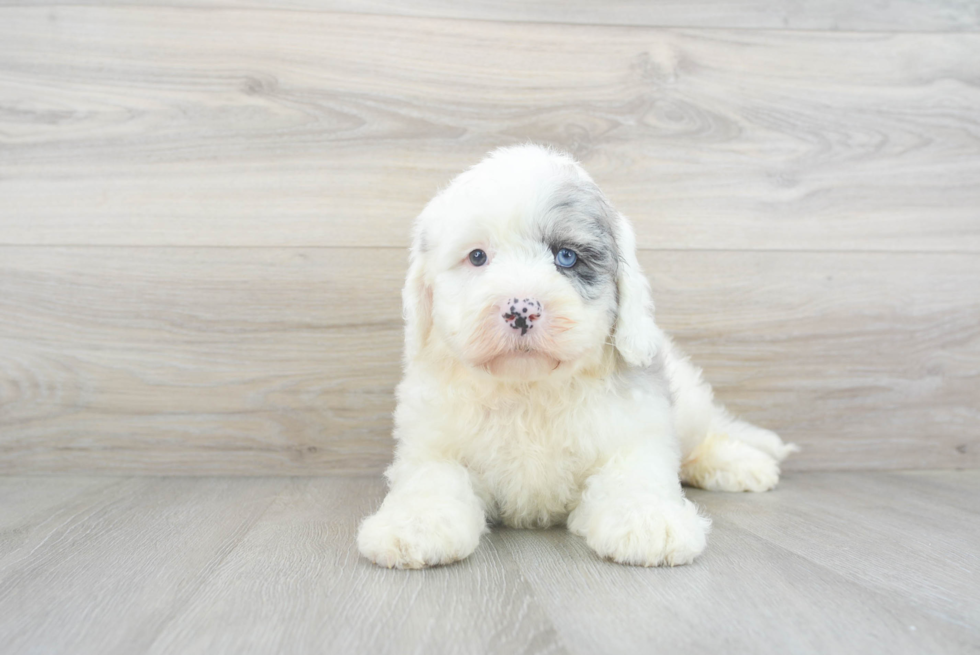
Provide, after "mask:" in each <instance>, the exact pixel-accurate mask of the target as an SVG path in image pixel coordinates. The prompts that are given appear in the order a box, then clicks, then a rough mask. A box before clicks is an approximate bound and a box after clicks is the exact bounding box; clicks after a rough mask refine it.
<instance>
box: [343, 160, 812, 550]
mask: <svg viewBox="0 0 980 655" xmlns="http://www.w3.org/2000/svg"><path fill="white" fill-rule="evenodd" d="M561 249H569V250H572V251H574V252H575V253H577V255H578V259H577V261H576V263H575V265H574V266H572V267H565V266H561V265H559V264H558V263H557V262H558V259H557V255H556V252H558V251H560V250H561ZM474 251H479V252H482V253H485V255H486V258H485V260H484V259H482V258H481V257H479V256H476V257H474V258H471V257H470V253H472V252H474ZM474 262H476V263H474ZM403 298H404V311H405V319H406V335H405V340H406V343H405V376H404V379H403V380H402V382H401V384H400V385H399V387H398V392H397V395H398V407H397V410H396V413H395V438H396V439H397V440H398V443H397V449H396V454H395V461H394V463H393V464H392V466H391V467H390V468H389V469H388V471H387V472H386V475H387V477H388V481H389V484H390V490H389V493H388V496H387V497H386V498H385V500H384V503H383V504H382V505H381V508H380V509H379V510H378V512H377V513H376V514H374V515H373V516H371V517H369V518H367V519H365V520H364V522H363V523H362V525H361V529H360V532H359V534H358V546H359V548H360V551H361V553H363V554H364V555H365V556H366V557H368V558H369V559H371V560H372V561H374V562H376V563H377V564H379V565H381V566H387V567H398V568H420V567H424V566H431V565H438V564H446V563H449V562H453V561H456V560H459V559H463V558H465V557H467V556H468V555H469V554H470V553H472V552H473V551H474V550H475V549H476V548H477V546H478V544H479V541H480V537H481V535H482V534H483V533H484V532H485V531H486V529H487V527H486V526H487V522H488V521H490V522H502V523H505V524H507V525H511V526H516V527H545V526H550V525H555V524H562V523H566V524H567V526H568V529H569V530H570V531H572V532H573V533H575V534H577V535H581V536H582V537H583V538H584V539H585V540H586V542H587V543H588V545H589V546H590V547H591V548H592V549H593V550H595V552H596V553H597V554H599V555H600V556H602V557H606V558H609V559H611V560H613V561H616V562H621V563H623V564H632V565H639V566H660V565H671V566H673V565H678V564H686V563H688V562H690V561H692V560H693V559H694V558H695V557H696V556H697V555H698V554H699V553H701V551H702V550H703V549H704V547H705V537H706V534H707V532H708V530H709V527H710V521H709V520H708V519H707V518H705V517H704V516H702V515H701V514H700V513H699V512H698V510H697V508H696V506H695V505H694V504H693V503H691V502H690V501H689V500H687V499H686V498H684V495H683V492H682V490H681V480H683V481H684V482H687V483H689V484H692V485H695V486H699V487H702V488H705V489H714V490H722V491H765V490H767V489H771V488H773V487H774V486H775V485H776V482H777V481H778V479H779V465H778V464H779V462H780V461H781V460H782V459H783V458H785V457H786V456H787V455H788V454H789V453H790V452H792V451H793V450H794V447H793V446H791V445H785V444H783V442H782V441H780V439H779V437H778V436H777V435H776V434H774V433H773V432H770V431H768V430H764V429H762V428H758V427H755V426H753V425H750V424H748V423H745V422H742V421H740V420H738V419H735V418H733V417H732V416H731V415H729V414H728V413H727V412H726V411H725V410H724V408H722V407H721V406H719V405H717V404H716V403H714V401H713V398H712V393H711V388H710V387H709V386H708V385H707V384H706V383H705V382H704V381H703V380H702V379H701V372H700V370H698V369H697V368H696V367H695V366H693V365H692V364H691V362H690V361H689V360H688V359H687V358H686V357H684V356H683V355H682V354H681V353H679V352H678V351H677V349H676V347H675V346H674V345H673V344H672V343H671V342H670V340H669V339H668V338H667V337H666V336H665V335H664V334H663V333H662V332H661V331H660V330H659V329H658V328H657V326H656V324H655V323H654V319H653V302H652V300H651V297H650V289H649V284H648V283H647V280H646V278H645V277H644V275H643V272H642V271H641V270H640V266H639V263H638V262H637V259H636V246H635V240H634V235H633V230H632V228H631V226H630V225H629V223H628V221H627V220H626V219H625V218H624V217H623V216H622V215H621V214H619V213H617V212H615V210H613V209H612V208H611V207H610V206H609V204H608V202H607V201H606V200H605V198H604V197H603V196H602V194H601V193H600V192H599V190H598V189H597V188H596V187H595V184H594V183H593V182H592V180H591V179H590V178H589V176H588V175H587V174H586V173H585V172H584V171H583V170H582V168H581V167H580V166H579V165H578V164H577V163H576V162H574V161H573V160H572V159H571V158H569V157H568V156H566V155H563V154H560V153H556V152H554V151H551V150H548V149H545V148H541V147H537V146H530V145H529V146H520V147H514V148H506V149H501V150H498V151H496V152H494V153H492V154H491V155H490V156H488V157H487V159H485V160H484V161H483V162H481V163H480V164H479V165H477V166H475V167H474V168H472V169H470V170H469V171H467V172H465V173H463V174H462V175H460V176H459V177H457V178H456V179H455V180H454V181H453V182H452V184H450V186H449V187H448V188H447V189H445V190H444V191H443V192H442V193H440V194H439V195H438V196H436V198H434V199H433V200H432V201H431V202H430V203H429V205H428V206H427V207H426V208H425V210H424V211H423V212H422V214H421V215H420V216H419V218H418V220H417V222H416V228H415V239H414V243H413V247H412V252H411V263H410V267H409V273H408V277H407V280H406V284H405V289H404V293H403ZM511 299H515V300H516V299H532V302H531V303H530V304H529V305H527V306H531V307H532V308H533V307H535V306H536V305H534V304H533V303H534V302H538V303H540V306H541V307H542V308H543V309H542V311H541V312H540V316H537V317H536V318H535V320H533V321H532V320H531V319H528V320H527V321H526V322H524V323H521V325H522V326H524V327H526V328H528V329H523V330H517V329H516V328H515V322H514V321H513V320H511V319H513V311H512V309H508V308H507V304H508V303H510V302H511ZM518 311H523V310H518ZM502 315H504V316H506V317H508V318H506V319H505V320H502V319H501V316H502Z"/></svg>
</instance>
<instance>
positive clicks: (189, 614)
mask: <svg viewBox="0 0 980 655" xmlns="http://www.w3.org/2000/svg"><path fill="white" fill-rule="evenodd" d="M382 491H383V488H382V483H381V481H380V480H379V479H377V478H343V477H330V478H323V477H320V478H314V477H306V478H303V477H294V478H159V477H132V478H109V477H89V478H85V477H7V478H0V651H2V652H4V653H73V654H84V653H98V654H99V655H105V654H109V653H120V654H123V653H125V654H127V655H129V654H133V653H144V652H145V653H180V654H187V653H207V654H208V655H220V654H222V653H246V652H261V653H273V652H279V653H290V654H301V653H345V654H347V653H355V652H360V653H483V652H487V653H502V654H507V655H511V654H513V653H546V652H548V653H566V652H567V653H582V654H583V655H584V654H591V653H605V654H610V653H655V652H662V653H678V652H684V653H719V652H728V653H749V652H751V653H758V654H760V655H766V654H769V653H771V654H773V655H782V654H784V653H835V654H837V653H855V654H858V653H860V654H862V655H865V654H868V653H890V654H893V655H895V654H903V653H916V654H920V653H968V652H976V651H977V650H978V649H980V602H978V589H980V501H978V498H980V472H978V471H944V472H925V471H920V472H901V473H900V472H874V473H870V472H835V473H816V472H809V473H795V474H790V475H788V476H787V477H786V479H785V480H784V482H783V483H782V484H781V485H780V487H779V488H778V489H777V490H776V491H774V492H772V493H767V494H760V495H752V494H738V495H730V494H711V493H706V492H701V491H697V490H690V491H689V494H690V496H691V497H692V498H694V499H696V501H697V502H699V503H700V504H702V505H703V506H704V507H705V508H706V510H707V511H708V512H709V513H710V514H711V516H712V517H713V519H714V530H713V532H712V534H711V538H710V542H709V547H708V550H707V551H706V553H705V554H704V555H703V556H702V557H701V558H700V559H698V560H697V561H696V562H695V563H694V564H693V565H691V566H686V567H679V568H676V569H635V568H628V567H621V566H618V565H614V564H611V563H608V562H605V561H602V560H600V559H598V558H597V557H595V556H594V555H592V553H591V552H590V551H589V550H588V549H587V548H586V547H585V545H584V544H583V543H582V541H581V540H580V539H578V538H577V537H573V536H571V535H569V534H568V533H566V532H565V531H564V530H548V531H517V530H506V529H495V530H494V531H493V532H492V533H491V535H490V536H489V537H487V538H485V539H484V540H483V543H482V544H481V545H480V548H479V549H478V550H477V552H476V554H475V555H474V556H473V557H471V558H470V559H469V560H467V561H465V562H462V563H459V564H456V565H453V566H448V567H443V568H438V569H431V570H426V571H422V572H412V571H390V570H383V569H379V568H377V567H375V566H373V565H371V564H369V563H368V562H366V561H365V560H363V559H361V558H360V557H359V556H358V553H357V549H356V548H355V545H354V535H355V531H356V527H357V524H358V521H359V519H360V518H361V517H362V516H363V515H365V514H366V513H367V512H369V511H370V510H372V509H373V508H374V507H375V506H376V505H377V504H378V503H379V501H380V499H381V496H382Z"/></svg>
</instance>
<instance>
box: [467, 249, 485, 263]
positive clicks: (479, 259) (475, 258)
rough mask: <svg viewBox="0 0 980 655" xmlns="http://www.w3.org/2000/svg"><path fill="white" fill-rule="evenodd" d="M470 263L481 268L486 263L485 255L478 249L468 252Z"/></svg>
mask: <svg viewBox="0 0 980 655" xmlns="http://www.w3.org/2000/svg"><path fill="white" fill-rule="evenodd" d="M470 263H471V264H473V265H474V266H483V265H484V264H486V263H487V253H485V252H483V251H482V250H480V249H477V250H472V251H470Z"/></svg>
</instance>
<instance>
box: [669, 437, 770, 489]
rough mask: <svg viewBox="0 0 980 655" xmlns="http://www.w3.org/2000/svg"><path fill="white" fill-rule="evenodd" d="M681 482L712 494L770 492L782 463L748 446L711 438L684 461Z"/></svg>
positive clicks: (730, 440)
mask: <svg viewBox="0 0 980 655" xmlns="http://www.w3.org/2000/svg"><path fill="white" fill-rule="evenodd" d="M681 480H683V481H684V482H686V483H688V484H690V485H692V486H695V487H700V488H701V489H708V490H709V491H769V490H770V489H772V488H773V487H775V486H776V484H777V483H778V482H779V462H778V461H776V459H775V458H774V457H772V456H771V455H769V454H767V453H764V452H762V451H761V450H758V449H757V448H754V447H752V446H749V445H748V444H745V443H742V442H740V441H734V440H732V439H729V438H728V437H727V436H725V435H711V436H709V437H708V438H707V439H705V440H704V442H702V443H701V445H700V446H698V447H697V448H695V449H694V451H693V452H692V453H691V454H690V455H689V456H688V457H687V459H685V460H684V463H683V464H682V465H681Z"/></svg>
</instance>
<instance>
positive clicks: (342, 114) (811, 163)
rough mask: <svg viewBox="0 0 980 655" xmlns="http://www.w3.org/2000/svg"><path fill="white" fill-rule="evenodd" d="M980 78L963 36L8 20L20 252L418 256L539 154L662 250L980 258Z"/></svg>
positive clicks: (1, 224) (86, 15)
mask: <svg viewBox="0 0 980 655" xmlns="http://www.w3.org/2000/svg"><path fill="white" fill-rule="evenodd" d="M906 4H908V3H906ZM503 6H504V7H506V5H503ZM910 6H911V5H910ZM916 6H919V5H916ZM923 6H925V5H923ZM943 6H947V7H953V6H954V5H938V6H937V7H940V9H937V11H940V12H941V11H943V10H942V9H941V7H943ZM955 6H957V7H959V6H960V5H955ZM926 11H932V9H926ZM898 13H900V11H897V12H896V15H897V14H898ZM967 13H969V12H967ZM978 61H980V34H970V33H962V34H878V33H875V34H871V33H868V34H858V33H830V32H785V31H779V30H777V31H769V30H759V31H751V30H729V31H726V30H698V29H658V28H625V27H610V26H576V25H554V24H529V23H520V22H512V23H508V22H488V21H465V20H443V19H427V18H401V17H387V16H371V15H355V14H344V13H335V14H325V13H315V12H297V11H287V10H283V11H266V10H241V11H214V10H211V9H194V8H161V7H128V8H127V7H9V6H8V7H2V8H0V107H2V108H3V111H0V138H2V145H3V147H2V148H0V194H2V197H3V203H2V204H0V243H5V244H117V245H133V244H142V245H148V244H153V245H263V246H268V245H299V246H309V245H332V246H337V245H356V246H403V245H404V244H405V242H406V235H407V233H408V229H407V226H408V223H409V221H410V220H411V218H412V217H413V216H414V215H415V214H416V213H417V212H418V211H419V210H420V208H421V207H422V206H423V204H424V202H425V201H426V200H427V199H428V198H429V197H430V196H431V195H432V194H433V193H434V192H435V191H436V190H437V189H438V188H439V186H440V185H442V184H444V183H445V182H446V181H447V180H448V179H449V178H450V177H452V176H453V175H454V174H456V173H457V172H458V171H460V170H462V169H463V168H465V167H466V166H468V165H470V164H472V163H473V162H475V161H477V160H478V159H479V158H480V157H481V156H482V155H483V154H484V153H485V152H486V151H487V150H489V149H491V148H493V147H496V146H499V145H503V144H511V143H517V142H523V141H525V140H528V139H533V140H536V141H540V142H544V143H550V144H554V145H557V146H560V147H562V148H566V149H568V150H570V151H572V152H573V153H574V154H576V155H577V156H578V157H580V158H581V159H582V160H583V162H584V164H585V165H586V166H587V168H588V169H589V170H590V171H591V172H592V173H593V174H594V176H595V178H596V180H597V181H598V182H599V183H600V185H602V186H603V188H605V189H606V191H607V192H608V194H609V196H610V197H611V199H612V200H613V201H614V202H615V203H616V204H617V206H618V207H619V208H620V209H621V210H623V211H624V212H626V213H627V214H628V215H630V216H631V217H632V218H633V219H634V220H635V221H636V223H637V227H638V232H639V236H640V241H641V243H642V244H643V245H644V246H646V247H662V248H677V249H688V248H695V249H697V248H711V249H717V248H744V249H791V250H811V249H832V250H840V249H850V250H862V249H863V250H896V249H897V250H929V251H971V252H976V251H978V250H980V220H978V217H980V214H978V211H980V210H978V207H980V185H978V184H976V181H977V180H978V179H980V127H978V126H980V123H978V118H977V117H978V114H977V112H976V107H977V106H980V85H978V79H980V77H978V67H977V63H976V62H978Z"/></svg>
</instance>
